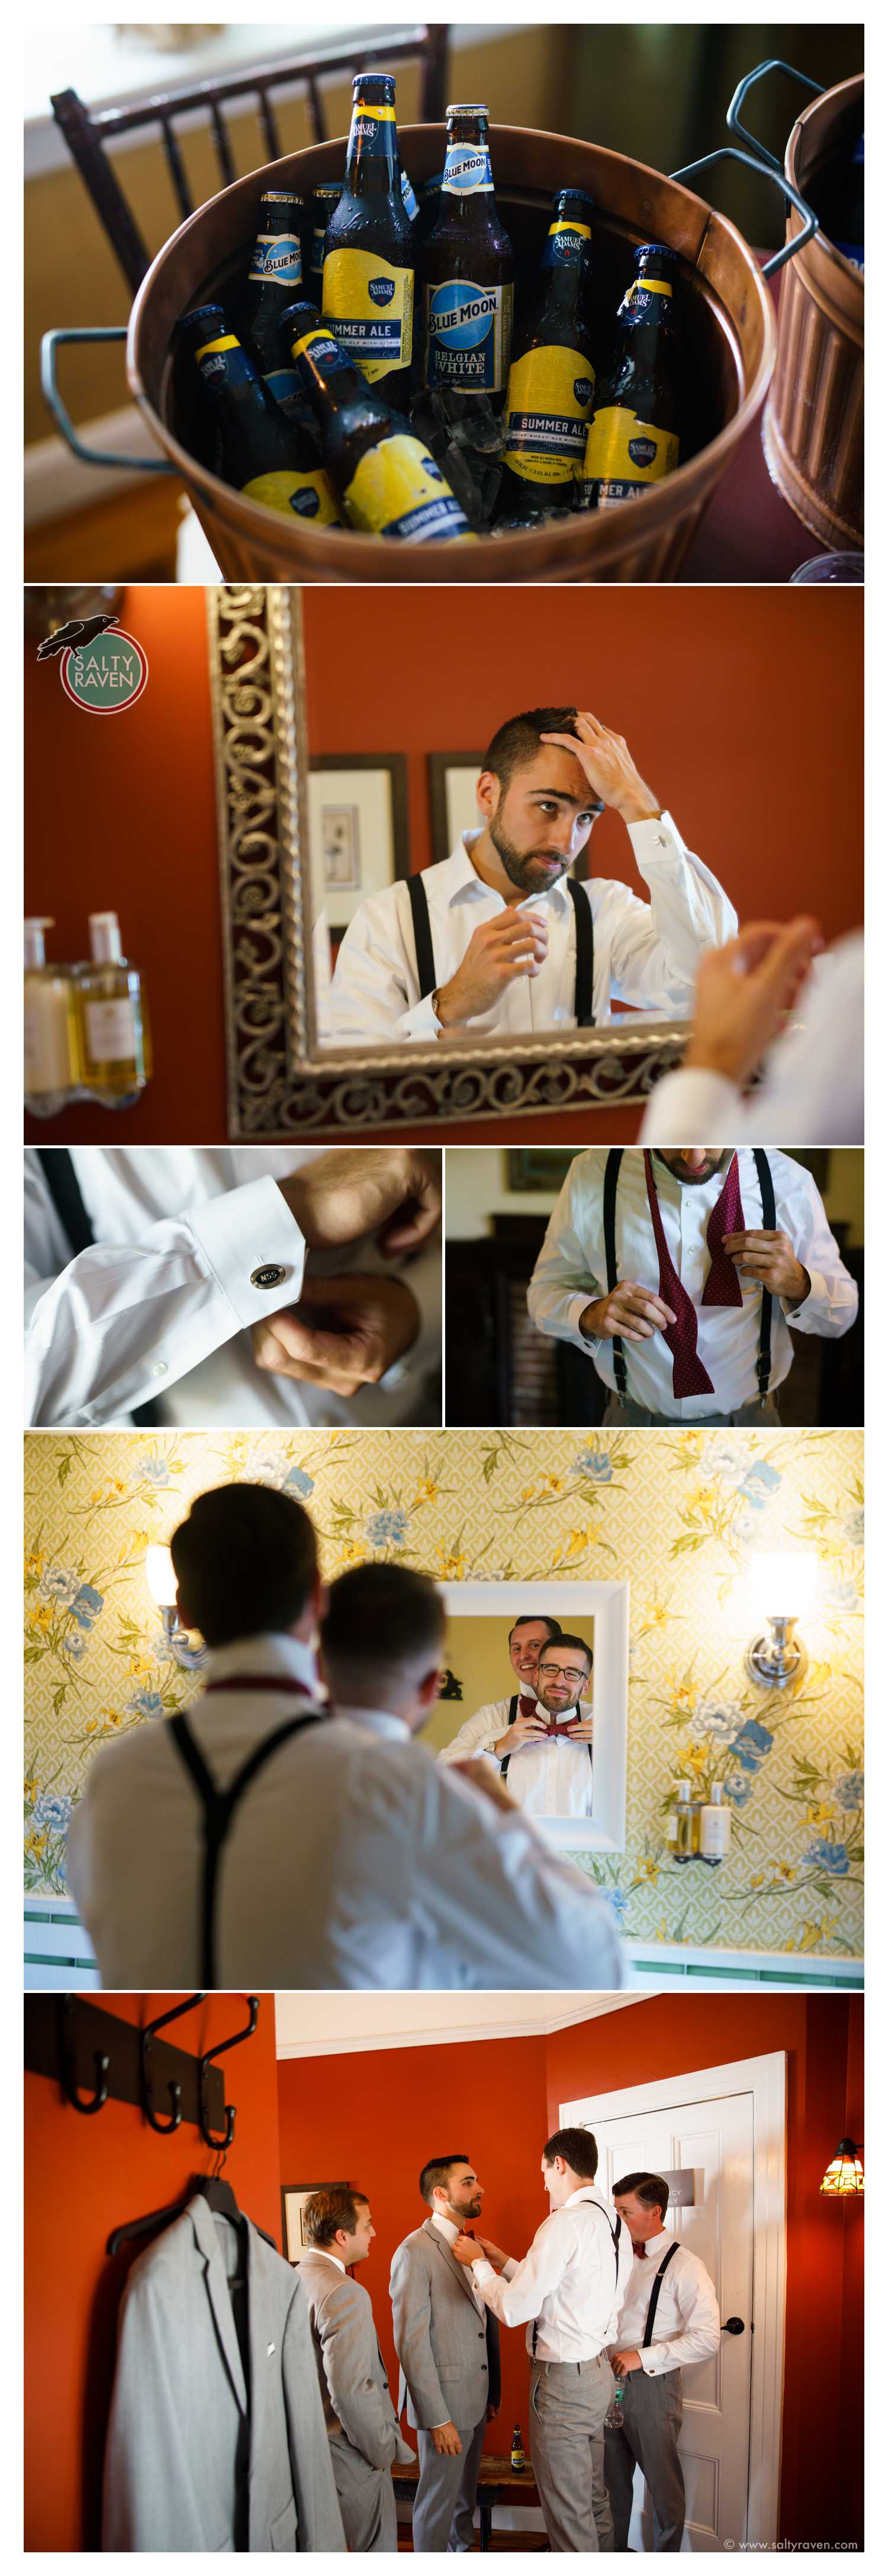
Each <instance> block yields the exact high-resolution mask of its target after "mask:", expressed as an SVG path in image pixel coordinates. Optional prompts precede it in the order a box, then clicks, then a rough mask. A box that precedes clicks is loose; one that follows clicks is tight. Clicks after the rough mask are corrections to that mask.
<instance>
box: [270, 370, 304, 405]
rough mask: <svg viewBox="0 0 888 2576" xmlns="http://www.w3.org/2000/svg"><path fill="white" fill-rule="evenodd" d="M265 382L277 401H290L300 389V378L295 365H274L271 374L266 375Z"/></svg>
mask: <svg viewBox="0 0 888 2576" xmlns="http://www.w3.org/2000/svg"><path fill="white" fill-rule="evenodd" d="M265 382H266V384H267V386H268V390H269V393H270V394H273V395H274V398H275V402H279V403H283V402H289V401H290V399H291V396H292V395H293V394H295V393H298V391H299V378H298V376H297V373H296V369H295V367H273V368H272V371H271V374H270V376H266V379H265Z"/></svg>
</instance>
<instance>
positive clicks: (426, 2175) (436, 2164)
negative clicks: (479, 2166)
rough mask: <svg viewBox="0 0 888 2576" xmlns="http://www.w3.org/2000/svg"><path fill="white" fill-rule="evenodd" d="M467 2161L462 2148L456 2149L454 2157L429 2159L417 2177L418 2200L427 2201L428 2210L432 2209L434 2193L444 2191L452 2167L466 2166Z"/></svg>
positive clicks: (431, 2157) (432, 2157)
mask: <svg viewBox="0 0 888 2576" xmlns="http://www.w3.org/2000/svg"><path fill="white" fill-rule="evenodd" d="M468 2161H469V2159H468V2156H464V2155H463V2152H462V2148H458V2150H457V2153H456V2155H454V2156H430V2157H429V2161H428V2164H427V2165H423V2169H422V2172H421V2174H420V2177H419V2191H420V2198H421V2199H422V2200H427V2201H428V2204H429V2208H430V2209H433V2208H434V2205H435V2193H436V2191H446V2189H447V2177H448V2174H451V2173H452V2172H453V2168H454V2165H467V2164H468Z"/></svg>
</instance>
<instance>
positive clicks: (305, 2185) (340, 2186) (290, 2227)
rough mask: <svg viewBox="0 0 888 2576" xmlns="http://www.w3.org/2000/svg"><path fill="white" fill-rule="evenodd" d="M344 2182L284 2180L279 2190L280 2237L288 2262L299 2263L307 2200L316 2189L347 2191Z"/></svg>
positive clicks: (304, 2247) (302, 2244)
mask: <svg viewBox="0 0 888 2576" xmlns="http://www.w3.org/2000/svg"><path fill="white" fill-rule="evenodd" d="M347 2190H348V2184H347V2183H346V2182H285V2183H284V2184H283V2186H282V2190H281V2212H282V2229H281V2233H282V2237H283V2246H284V2254H285V2256H286V2259H287V2262H288V2263H301V2261H302V2256H303V2254H304V2253H305V2251H306V2245H307V2238H306V2236H305V2232H304V2228H303V2216H304V2212H305V2204H306V2201H307V2200H311V2198H312V2195H313V2193H314V2192H316V2191H347Z"/></svg>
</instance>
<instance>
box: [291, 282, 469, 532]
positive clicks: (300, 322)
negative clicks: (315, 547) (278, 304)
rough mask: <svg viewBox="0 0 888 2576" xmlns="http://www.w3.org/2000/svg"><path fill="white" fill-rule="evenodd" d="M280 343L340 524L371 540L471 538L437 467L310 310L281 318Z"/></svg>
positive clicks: (296, 309)
mask: <svg viewBox="0 0 888 2576" xmlns="http://www.w3.org/2000/svg"><path fill="white" fill-rule="evenodd" d="M281 339H282V342H283V344H284V346H285V348H286V349H287V350H288V351H289V353H290V355H291V357H292V361H293V364H294V366H295V367H296V368H297V369H298V371H299V374H300V376H301V379H302V382H303V384H304V386H305V390H306V392H307V394H308V398H309V401H310V402H311V404H312V408H313V411H314V414H315V419H316V421H317V423H318V428H319V431H320V435H321V439H322V444H323V454H324V465H325V467H326V470H327V472H328V474H329V476H330V481H331V483H332V485H333V487H334V489H335V491H336V492H337V494H338V495H339V499H340V501H341V503H342V508H343V511H344V514H345V517H346V519H347V520H348V521H349V522H350V524H351V526H352V527H354V528H360V529H363V530H364V532H365V534H368V535H373V536H386V537H401V538H406V539H407V540H408V542H411V543H413V544H417V543H419V541H420V540H421V539H435V540H443V541H445V542H446V541H448V540H453V539H455V538H467V537H470V536H471V529H470V528H469V525H468V522H467V520H466V519H465V518H464V516H463V512H462V510H461V509H460V506H459V503H458V501H456V500H455V499H454V496H453V493H452V492H451V490H450V486H449V484H448V483H447V482H445V479H444V476H443V474H442V472H441V468H440V466H439V465H437V464H436V463H435V459H434V457H432V456H430V455H429V452H428V449H427V448H426V447H424V446H423V443H422V440H421V439H419V438H415V437H414V436H413V433H412V430H411V429H410V426H409V423H408V422H407V421H406V420H403V419H402V418H401V416H400V414H399V413H397V412H394V411H386V409H385V408H384V406H383V404H382V402H381V400H380V395H379V390H378V388H376V387H371V386H368V385H367V384H365V381H364V377H363V375H362V373H361V370H360V368H358V367H356V366H353V364H352V362H351V360H350V359H349V358H348V357H347V355H346V352H345V350H344V348H343V346H342V343H341V342H340V341H339V340H338V339H334V338H333V335H332V333H331V332H330V331H329V330H328V328H327V325H326V323H325V322H324V321H323V320H322V319H321V318H320V316H319V315H318V314H317V313H315V312H314V310H313V308H312V306H311V305H310V304H294V305H292V306H291V308H290V311H289V312H288V313H285V314H284V315H283V316H282V320H281Z"/></svg>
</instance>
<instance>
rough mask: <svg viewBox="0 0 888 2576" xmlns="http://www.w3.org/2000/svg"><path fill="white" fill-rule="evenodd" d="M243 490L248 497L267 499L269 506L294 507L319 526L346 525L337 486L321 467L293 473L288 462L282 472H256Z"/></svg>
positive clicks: (278, 508)
mask: <svg viewBox="0 0 888 2576" xmlns="http://www.w3.org/2000/svg"><path fill="white" fill-rule="evenodd" d="M242 490H243V495H244V499H245V501H264V503H265V507H266V510H292V511H293V512H294V513H295V516H296V518H297V519H305V520H310V521H311V522H312V524H313V525H314V526H315V527H318V528H341V526H342V519H341V517H340V514H339V511H338V509H337V507H336V495H335V493H334V491H333V486H332V484H331V483H329V482H328V480H327V476H326V474H324V473H323V472H322V471H321V470H320V469H317V470H316V471H315V473H313V474H293V473H291V471H290V468H289V466H288V467H287V469H286V471H285V472H284V473H280V474H254V475H253V476H252V479H251V481H250V482H249V483H244V484H243V486H242Z"/></svg>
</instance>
